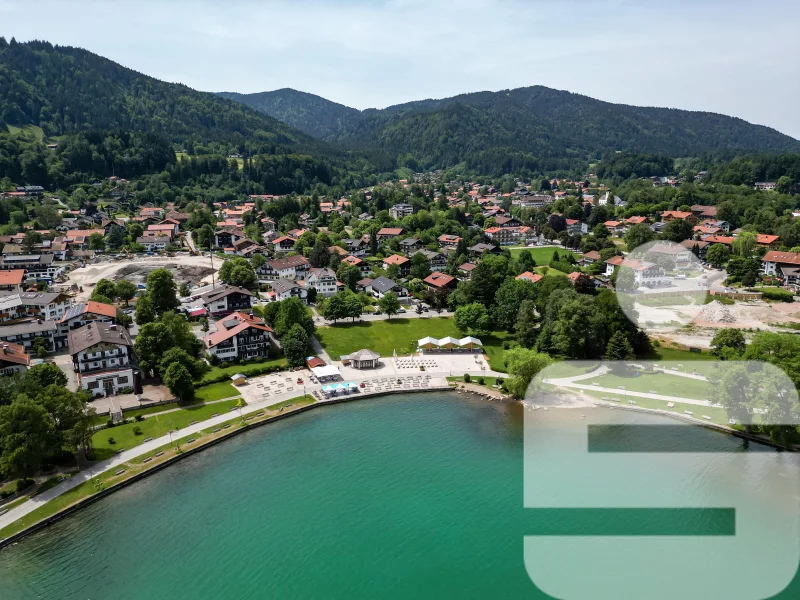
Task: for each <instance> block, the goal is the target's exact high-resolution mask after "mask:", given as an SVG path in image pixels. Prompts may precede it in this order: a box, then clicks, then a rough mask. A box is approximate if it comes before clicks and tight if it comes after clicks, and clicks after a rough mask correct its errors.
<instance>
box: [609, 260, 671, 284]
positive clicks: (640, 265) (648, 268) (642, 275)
mask: <svg viewBox="0 0 800 600" xmlns="http://www.w3.org/2000/svg"><path fill="white" fill-rule="evenodd" d="M621 266H623V267H626V268H628V269H631V271H633V276H634V283H635V285H636V287H648V288H655V287H663V286H668V285H670V278H669V277H667V275H666V273H665V271H664V269H662V268H661V267H660V266H658V265H657V264H655V263H652V262H648V261H644V260H638V259H635V258H626V259H625V260H623V261H622V265H621Z"/></svg>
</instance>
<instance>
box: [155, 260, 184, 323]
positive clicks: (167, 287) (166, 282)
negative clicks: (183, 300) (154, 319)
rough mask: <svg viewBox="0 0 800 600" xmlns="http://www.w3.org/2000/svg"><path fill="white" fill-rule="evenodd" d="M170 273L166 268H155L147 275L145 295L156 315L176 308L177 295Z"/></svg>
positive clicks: (177, 304)
mask: <svg viewBox="0 0 800 600" xmlns="http://www.w3.org/2000/svg"><path fill="white" fill-rule="evenodd" d="M176 290H177V288H176V286H175V280H174V279H173V278H172V273H170V272H169V271H167V270H166V269H156V270H155V271H152V272H151V273H150V274H149V275H148V276H147V297H148V298H149V299H150V304H151V305H152V307H153V312H154V313H155V314H156V316H161V315H162V314H164V313H165V312H167V311H168V310H174V309H176V308H178V306H179V305H180V303H179V302H178V295H177V293H176Z"/></svg>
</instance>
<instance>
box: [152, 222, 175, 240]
mask: <svg viewBox="0 0 800 600" xmlns="http://www.w3.org/2000/svg"><path fill="white" fill-rule="evenodd" d="M162 223H163V222H162ZM177 227H178V226H177V225H174V224H171V223H165V224H163V225H148V227H147V229H145V231H144V235H145V237H168V238H169V239H172V238H174V237H175V235H176V234H177V231H176V229H177Z"/></svg>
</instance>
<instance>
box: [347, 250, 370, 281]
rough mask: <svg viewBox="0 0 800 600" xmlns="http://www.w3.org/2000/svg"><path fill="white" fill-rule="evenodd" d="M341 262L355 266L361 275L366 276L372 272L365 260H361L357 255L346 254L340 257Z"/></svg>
mask: <svg viewBox="0 0 800 600" xmlns="http://www.w3.org/2000/svg"><path fill="white" fill-rule="evenodd" d="M342 262H343V263H346V264H348V265H351V266H353V267H357V268H358V271H359V272H360V273H361V276H362V277H366V276H367V275H369V274H370V273H371V272H372V266H371V265H370V264H369V263H368V262H367V261H365V260H361V259H360V258H358V257H357V256H352V255H350V256H346V257H344V258H343V259H342Z"/></svg>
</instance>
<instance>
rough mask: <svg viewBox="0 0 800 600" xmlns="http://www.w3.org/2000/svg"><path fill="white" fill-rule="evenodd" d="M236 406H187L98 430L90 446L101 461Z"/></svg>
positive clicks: (232, 401)
mask: <svg viewBox="0 0 800 600" xmlns="http://www.w3.org/2000/svg"><path fill="white" fill-rule="evenodd" d="M209 387H211V386H209ZM236 403H237V400H229V401H226V402H218V403H216V404H207V405H204V406H190V407H188V408H183V409H181V410H179V411H175V412H171V413H167V414H165V415H156V416H154V417H151V418H149V419H145V420H144V421H138V422H134V423H127V424H125V425H119V426H117V427H112V428H111V429H101V430H100V431H98V432H96V433H95V434H94V435H93V436H92V445H93V446H94V449H95V451H96V453H97V457H98V460H102V459H104V458H108V457H109V456H112V455H113V454H114V453H115V452H118V451H119V450H123V449H124V450H128V449H130V448H133V447H135V446H138V445H139V444H141V443H143V442H144V440H145V438H148V437H152V438H157V437H160V436H162V435H167V433H168V432H169V430H170V429H173V430H174V429H180V428H181V427H186V426H188V425H189V424H191V422H192V421H203V420H204V419H208V418H210V417H211V415H213V414H214V413H219V414H224V413H226V412H228V411H230V409H231V408H233V407H234V406H236ZM134 427H139V428H140V429H141V430H142V433H141V435H135V434H134V433H133V428H134ZM108 438H114V441H115V443H114V444H111V443H109V441H108Z"/></svg>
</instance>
